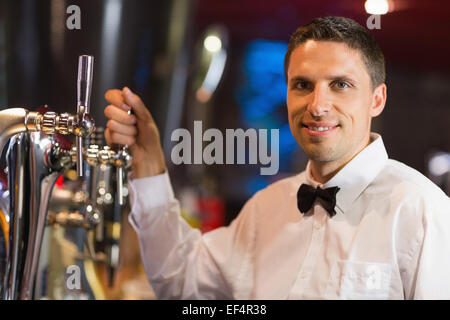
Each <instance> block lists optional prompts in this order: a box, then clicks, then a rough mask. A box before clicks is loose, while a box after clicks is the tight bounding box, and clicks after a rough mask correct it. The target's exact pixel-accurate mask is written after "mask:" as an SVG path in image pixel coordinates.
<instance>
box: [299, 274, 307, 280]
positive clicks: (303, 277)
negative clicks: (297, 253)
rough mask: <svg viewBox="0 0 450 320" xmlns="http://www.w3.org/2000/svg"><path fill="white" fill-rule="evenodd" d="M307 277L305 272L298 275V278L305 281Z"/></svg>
mask: <svg viewBox="0 0 450 320" xmlns="http://www.w3.org/2000/svg"><path fill="white" fill-rule="evenodd" d="M307 276H308V274H307V273H306V272H302V273H301V274H300V278H302V279H305V278H306V277H307Z"/></svg>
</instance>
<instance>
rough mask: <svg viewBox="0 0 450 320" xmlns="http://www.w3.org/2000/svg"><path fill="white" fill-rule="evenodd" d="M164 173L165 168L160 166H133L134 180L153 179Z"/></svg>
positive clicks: (141, 164) (142, 164)
mask: <svg viewBox="0 0 450 320" xmlns="http://www.w3.org/2000/svg"><path fill="white" fill-rule="evenodd" d="M164 172H166V166H165V165H161V164H157V165H152V164H151V163H150V164H148V163H147V164H144V163H140V164H137V165H133V176H134V178H136V179H140V178H146V177H153V176H157V175H160V174H163V173H164Z"/></svg>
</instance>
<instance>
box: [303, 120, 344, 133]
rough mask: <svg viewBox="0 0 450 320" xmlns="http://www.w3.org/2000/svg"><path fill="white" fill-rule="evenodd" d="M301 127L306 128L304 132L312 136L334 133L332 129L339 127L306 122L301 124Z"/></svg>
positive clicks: (330, 124)
mask: <svg viewBox="0 0 450 320" xmlns="http://www.w3.org/2000/svg"><path fill="white" fill-rule="evenodd" d="M302 127H303V128H306V129H307V130H306V131H307V132H308V133H310V134H312V135H318V134H320V135H321V134H326V133H329V132H332V131H334V129H336V128H337V127H340V125H338V124H332V123H322V122H306V123H302Z"/></svg>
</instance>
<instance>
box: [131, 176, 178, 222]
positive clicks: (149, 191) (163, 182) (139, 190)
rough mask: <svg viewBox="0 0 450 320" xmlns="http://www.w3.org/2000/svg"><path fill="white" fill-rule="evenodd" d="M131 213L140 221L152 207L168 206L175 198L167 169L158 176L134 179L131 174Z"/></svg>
mask: <svg viewBox="0 0 450 320" xmlns="http://www.w3.org/2000/svg"><path fill="white" fill-rule="evenodd" d="M128 186H129V189H130V190H129V191H130V207H131V215H132V216H134V217H133V218H134V219H135V221H136V222H137V221H140V220H141V219H142V218H143V217H144V216H145V215H149V214H150V212H151V211H152V209H155V208H161V207H168V206H169V203H170V202H172V201H174V200H175V196H174V192H173V189H172V184H171V183H170V178H169V174H168V172H167V170H166V171H165V172H164V173H162V174H160V175H156V176H152V177H145V178H138V179H134V178H133V177H132V176H129V180H128Z"/></svg>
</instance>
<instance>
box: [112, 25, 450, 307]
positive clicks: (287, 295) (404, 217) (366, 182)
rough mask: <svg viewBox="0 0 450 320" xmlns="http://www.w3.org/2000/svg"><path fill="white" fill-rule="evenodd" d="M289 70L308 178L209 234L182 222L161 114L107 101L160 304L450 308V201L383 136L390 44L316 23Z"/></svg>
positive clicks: (130, 99)
mask: <svg viewBox="0 0 450 320" xmlns="http://www.w3.org/2000/svg"><path fill="white" fill-rule="evenodd" d="M285 72H286V80H287V84H288V89H287V106H288V115H289V124H290V128H291V131H292V134H293V136H294V137H295V139H296V140H297V142H298V144H299V145H300V147H301V148H302V149H303V150H304V151H305V153H306V154H307V155H308V157H309V162H308V164H307V167H306V170H305V171H304V172H301V173H299V174H297V175H295V176H293V177H290V178H287V179H283V180H280V181H278V182H276V183H274V184H272V185H270V186H268V187H267V188H265V189H263V190H261V191H259V192H257V193H256V194H255V195H254V196H253V197H252V198H251V199H249V200H248V201H247V203H246V204H245V206H244V207H243V208H242V210H241V212H240V213H239V215H238V217H237V218H236V219H235V220H234V221H233V222H232V223H231V224H230V226H228V227H223V228H219V229H216V230H214V231H211V232H208V233H205V234H203V235H202V234H200V232H199V231H198V230H194V229H192V228H191V227H189V226H188V225H187V224H186V222H184V220H183V219H182V218H181V217H180V207H179V202H178V201H177V200H176V198H175V197H174V194H173V191H172V187H171V184H170V179H169V176H168V173H167V170H166V167H165V164H164V157H163V153H162V150H161V146H160V143H159V134H158V129H157V126H156V125H155V123H154V121H153V119H152V117H151V115H150V113H149V111H148V110H147V109H146V107H145V106H144V104H143V103H142V101H141V100H140V99H139V97H138V96H136V95H135V94H133V93H132V92H131V91H130V90H129V89H128V88H124V89H123V90H122V91H119V90H110V91H108V92H107V93H106V99H107V100H108V101H109V102H110V103H111V105H109V106H108V107H107V108H106V109H105V114H106V116H107V117H109V118H110V119H111V120H110V121H109V122H108V129H107V130H106V137H107V141H108V143H110V144H111V143H120V144H128V145H130V147H131V152H132V153H133V156H134V162H133V175H134V177H133V179H131V181H130V187H131V190H130V196H131V208H132V212H131V214H130V222H131V223H132V225H133V227H134V228H135V229H136V231H137V233H138V236H139V241H140V248H141V254H142V258H143V262H144V266H145V270H146V273H147V276H148V278H149V281H150V283H151V284H152V287H153V289H154V290H155V293H156V294H157V296H158V297H159V298H190V299H223V298H229V299H432V298H438V299H449V298H450V272H449V270H450V200H449V198H448V197H447V196H446V195H445V194H444V193H443V192H442V191H441V190H440V189H439V188H438V187H437V186H436V185H434V184H433V183H432V182H431V181H430V180H428V179H427V178H426V177H425V176H423V175H422V174H420V173H419V172H417V171H416V170H414V169H412V168H410V167H408V166H406V165H404V164H402V163H400V162H397V161H395V160H392V159H389V158H388V155H387V153H386V150H385V147H384V144H383V140H382V137H381V136H380V135H379V134H377V133H374V132H371V119H372V118H373V117H376V116H378V115H379V114H380V113H381V112H382V111H383V108H384V106H385V102H386V85H385V83H384V82H385V67H384V57H383V54H382V52H381V50H380V49H379V47H378V46H377V44H376V43H375V42H374V40H373V39H372V38H371V36H370V35H369V33H368V32H367V31H366V30H365V29H364V28H363V27H362V26H360V25H359V24H357V23H356V22H354V21H353V20H350V19H347V18H342V17H327V18H319V19H315V20H314V21H312V22H311V23H309V24H307V25H305V26H303V27H300V28H299V29H298V30H297V31H296V32H295V33H294V34H293V35H292V37H291V39H290V42H289V46H288V50H287V52H286V58H285ZM130 108H132V109H133V110H134V111H135V116H131V115H128V114H127V112H126V111H127V110H129V109H130ZM401 120H404V119H401Z"/></svg>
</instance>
